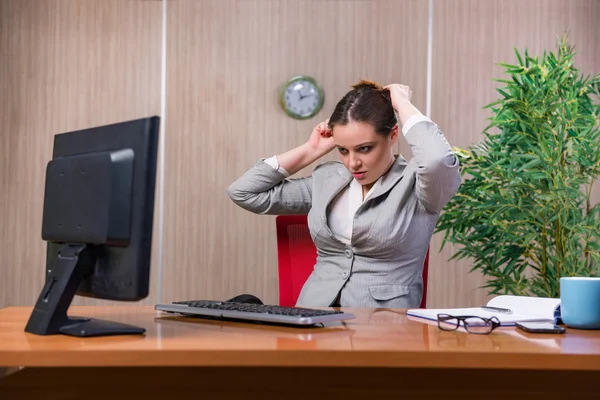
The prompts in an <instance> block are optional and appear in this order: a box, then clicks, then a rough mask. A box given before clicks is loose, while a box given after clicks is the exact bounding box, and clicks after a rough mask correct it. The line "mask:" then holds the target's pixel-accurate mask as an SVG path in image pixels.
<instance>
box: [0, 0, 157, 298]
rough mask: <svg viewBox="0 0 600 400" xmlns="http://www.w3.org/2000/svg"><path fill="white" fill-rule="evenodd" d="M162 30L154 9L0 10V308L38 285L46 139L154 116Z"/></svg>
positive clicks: (93, 0)
mask: <svg viewBox="0 0 600 400" xmlns="http://www.w3.org/2000/svg"><path fill="white" fill-rule="evenodd" d="M160 24H161V4H160V2H149V1H138V0H125V1H124V0H61V1H56V0H42V1H40V0H18V1H14V0H0V58H1V59H2V63H1V65H0V104H2V107H1V108H0V121H1V122H2V130H1V131H0V218H1V221H2V223H0V243H1V244H2V251H1V254H2V256H1V258H0V307H2V306H7V305H19V304H27V305H30V304H33V303H34V302H35V300H36V299H37V296H38V294H39V292H40V290H41V288H42V285H43V281H44V270H45V262H46V258H45V248H46V246H45V243H44V242H43V241H42V239H41V219H42V205H43V194H44V180H45V168H46V163H47V162H48V161H49V160H50V159H51V157H52V141H53V135H55V134H57V133H62V132H66V131H71V130H77V129H84V128H87V127H92V126H96V125H103V124H109V123H115V122H120V121H124V120H129V119H135V118H142V117H146V116H150V115H158V114H159V112H160V59H161V58H160V57H161V54H160V49H161V32H160V26H161V25H160ZM155 248H156V246H155ZM155 253H156V252H155ZM154 264H155V263H154ZM155 275H156V274H154V276H153V286H155V285H156V283H155V282H156V276H155ZM154 294H155V292H154V291H152V292H151V297H150V298H148V299H147V302H148V303H153V299H152V296H154ZM91 303H94V301H91V300H83V299H76V300H75V304H91Z"/></svg>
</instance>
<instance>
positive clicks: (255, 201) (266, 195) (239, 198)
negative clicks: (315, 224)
mask: <svg viewBox="0 0 600 400" xmlns="http://www.w3.org/2000/svg"><path fill="white" fill-rule="evenodd" d="M227 193H228V195H229V198H230V199H231V200H233V202H234V203H235V204H237V205H238V206H240V207H242V208H243V209H245V210H248V211H251V212H253V213H255V214H270V215H283V214H308V211H309V210H310V207H311V205H312V177H311V176H308V177H302V178H293V179H291V178H286V177H285V175H284V174H282V173H281V172H279V171H277V170H276V169H274V168H273V167H271V166H270V165H269V164H267V163H266V162H264V161H263V160H259V161H258V162H257V163H256V164H254V166H252V168H250V169H249V170H248V171H246V172H245V173H244V174H243V175H242V176H241V177H239V178H238V179H237V180H236V181H235V182H233V183H232V184H231V185H230V186H229V188H228V189H227Z"/></svg>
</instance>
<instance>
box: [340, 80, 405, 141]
mask: <svg viewBox="0 0 600 400" xmlns="http://www.w3.org/2000/svg"><path fill="white" fill-rule="evenodd" d="M351 121H355V122H365V123H368V124H370V125H372V126H373V128H374V129H375V132H377V133H378V134H380V135H383V136H388V135H389V134H390V131H391V130H392V128H394V126H395V125H396V123H397V122H398V120H397V119H396V114H395V113H394V107H392V99H391V98H390V91H389V90H387V89H384V88H383V87H381V86H380V85H379V84H377V83H375V82H373V81H370V80H365V79H363V80H361V81H360V82H358V83H356V84H354V85H352V90H350V91H349V92H348V93H346V95H345V96H344V97H342V99H341V100H340V101H339V102H338V103H337V105H336V106H335V110H333V114H331V117H330V118H329V128H331V129H333V127H334V126H335V125H346V124H347V123H349V122H351Z"/></svg>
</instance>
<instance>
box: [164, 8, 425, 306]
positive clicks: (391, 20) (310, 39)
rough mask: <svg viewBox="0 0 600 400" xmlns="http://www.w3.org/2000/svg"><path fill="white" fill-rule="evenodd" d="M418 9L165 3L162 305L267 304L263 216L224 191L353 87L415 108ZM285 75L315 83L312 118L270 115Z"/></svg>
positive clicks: (268, 244) (267, 224) (273, 261)
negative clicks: (403, 93)
mask: <svg viewBox="0 0 600 400" xmlns="http://www.w3.org/2000/svg"><path fill="white" fill-rule="evenodd" d="M427 10H428V3H427V2H426V1H416V0H403V1H401V0H377V1H356V0H335V1H333V0H332V1H313V0H281V1H269V0H202V1H195V0H178V1H172V2H168V9H167V16H168V22H167V32H168V33H167V82H168V84H167V110H166V114H167V118H166V135H165V139H166V145H165V149H166V154H165V167H166V170H165V231H164V237H165V242H164V275H163V286H164V296H163V299H162V300H163V301H172V300H177V299H188V298H216V299H225V298H228V297H231V296H233V295H236V294H239V293H253V294H255V295H258V296H259V297H261V298H262V299H263V300H264V301H266V302H277V300H278V298H277V294H278V288H277V252H276V247H275V221H274V217H272V216H258V215H253V214H250V213H249V212H246V211H244V210H242V209H240V208H239V207H237V206H236V205H234V204H233V203H232V202H231V201H230V200H229V198H228V197H227V187H228V185H229V184H230V183H231V182H232V181H233V180H235V179H236V178H237V177H238V176H240V175H241V174H242V173H243V172H244V171H245V170H246V169H247V168H249V167H250V166H251V165H252V164H253V163H254V162H255V161H256V160H257V159H258V158H260V157H268V156H271V155H273V154H277V153H280V152H283V151H285V150H288V149H290V148H292V147H295V146H298V145H300V144H302V143H303V142H304V141H306V140H307V139H308V136H309V134H310V132H311V130H312V128H313V127H314V126H315V125H316V124H317V123H318V122H320V121H322V120H325V119H326V118H328V117H329V115H330V114H331V112H332V111H333V108H334V106H335V104H336V103H337V101H338V100H339V99H340V98H341V96H342V95H343V94H344V93H345V92H346V91H347V90H349V89H350V85H351V84H352V83H354V82H355V81H357V80H359V79H360V78H363V77H369V78H371V79H374V80H376V81H378V82H380V83H382V84H386V83H391V82H403V83H406V84H409V85H410V86H411V87H412V88H413V92H414V99H415V103H416V105H417V106H418V107H420V108H422V109H423V110H424V107H425V92H426V60H427V17H428V14H427ZM296 74H309V75H312V76H314V77H315V78H316V79H317V80H318V81H319V82H320V83H321V84H322V85H323V86H324V90H325V93H326V94H325V97H326V101H325V105H324V108H323V110H322V111H321V112H320V113H319V114H318V115H317V116H316V117H315V118H314V119H312V120H308V121H302V122H298V121H295V120H292V119H290V118H289V117H287V116H286V115H285V114H284V113H283V112H282V110H281V109H280V107H279V104H278V97H277V96H278V91H279V88H280V85H281V84H282V83H283V82H284V81H285V80H286V79H288V78H290V77H291V76H293V75H296ZM336 157H337V156H336V155H334V154H331V155H329V156H328V158H336ZM311 169H312V168H311V167H307V168H306V169H305V171H302V172H301V173H300V174H301V175H302V174H306V173H309V172H310V170H311Z"/></svg>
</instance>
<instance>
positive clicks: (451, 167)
mask: <svg viewBox="0 0 600 400" xmlns="http://www.w3.org/2000/svg"><path fill="white" fill-rule="evenodd" d="M405 138H406V141H407V142H408V144H409V145H410V148H411V151H412V155H413V157H414V159H415V161H416V163H417V181H416V189H415V190H416V195H417V198H418V199H419V201H420V202H421V204H422V205H423V207H425V209H426V210H428V211H429V212H431V213H439V212H440V211H441V210H442V208H444V206H445V205H446V203H448V202H449V201H450V199H452V197H453V196H454V194H456V191H457V190H458V187H459V186H460V181H461V179H460V170H459V163H458V157H456V155H455V154H454V152H453V151H452V148H451V147H450V145H449V144H448V141H447V140H446V138H445V137H444V134H443V133H442V131H441V130H440V128H439V127H438V126H437V125H436V124H434V123H433V122H428V121H424V122H419V123H417V124H415V125H414V126H413V127H412V128H410V130H409V131H408V132H407V133H406V135H405Z"/></svg>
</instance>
